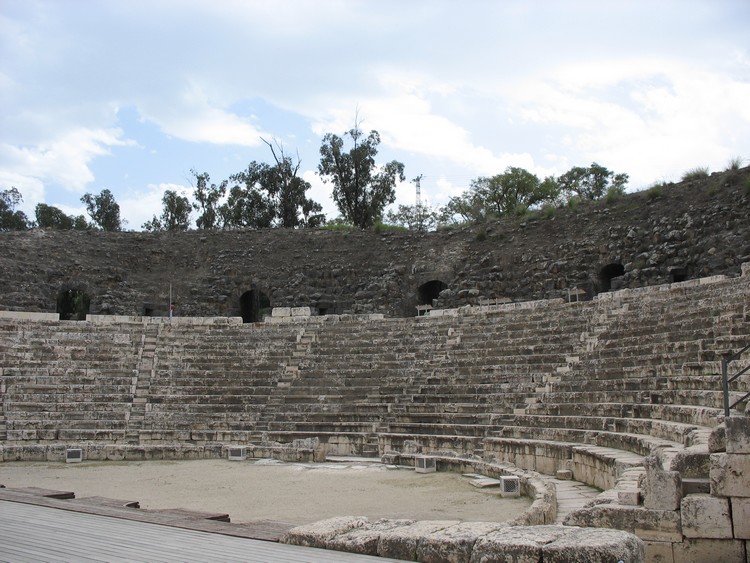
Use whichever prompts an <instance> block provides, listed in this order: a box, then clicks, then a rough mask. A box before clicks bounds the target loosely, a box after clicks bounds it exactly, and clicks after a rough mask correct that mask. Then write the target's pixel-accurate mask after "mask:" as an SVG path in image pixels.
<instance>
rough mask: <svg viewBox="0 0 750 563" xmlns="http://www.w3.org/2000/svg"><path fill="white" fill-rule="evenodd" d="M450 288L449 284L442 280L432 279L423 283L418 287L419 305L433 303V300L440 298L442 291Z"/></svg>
mask: <svg viewBox="0 0 750 563" xmlns="http://www.w3.org/2000/svg"><path fill="white" fill-rule="evenodd" d="M444 289H448V285H447V284H445V283H443V282H441V281H440V280H431V281H428V282H425V283H423V284H422V285H420V286H419V289H417V301H418V305H432V302H433V301H434V300H435V299H437V298H438V296H439V295H440V292H441V291H443V290H444Z"/></svg>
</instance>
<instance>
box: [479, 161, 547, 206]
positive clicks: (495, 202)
mask: <svg viewBox="0 0 750 563" xmlns="http://www.w3.org/2000/svg"><path fill="white" fill-rule="evenodd" d="M556 187H557V186H556V184H555V183H554V182H541V181H540V180H539V178H538V177H537V176H536V175H535V174H532V173H531V172H529V171H528V170H524V169H523V168H517V167H515V166H510V167H508V168H506V169H505V172H503V173H502V174H497V175H496V176H492V177H491V178H477V179H476V180H474V181H473V182H472V186H471V189H472V190H473V191H474V197H475V198H476V199H477V201H478V202H479V203H480V204H481V205H482V207H483V208H484V209H485V214H486V215H490V214H491V215H496V216H498V217H502V216H504V215H511V214H519V213H523V212H525V211H526V210H527V209H529V208H530V207H533V206H534V205H538V204H540V203H544V202H546V201H552V200H554V199H555V197H556V196H557V189H556Z"/></svg>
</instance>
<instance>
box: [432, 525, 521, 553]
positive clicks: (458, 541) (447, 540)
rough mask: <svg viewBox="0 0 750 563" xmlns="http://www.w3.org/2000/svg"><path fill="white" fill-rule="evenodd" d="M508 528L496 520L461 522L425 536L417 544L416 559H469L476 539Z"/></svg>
mask: <svg viewBox="0 0 750 563" xmlns="http://www.w3.org/2000/svg"><path fill="white" fill-rule="evenodd" d="M504 528H508V525H507V524H504V523H496V522H461V523H460V524H456V525H455V526H450V527H449V528H444V529H442V530H438V531H437V532H433V533H432V534H429V535H427V536H425V537H424V538H423V539H422V540H421V541H420V542H419V545H418V546H417V559H418V560H419V561H421V562H423V563H440V562H443V563H459V562H465V561H469V560H470V559H471V553H472V550H473V549H474V544H475V543H476V541H477V539H478V538H480V537H482V536H485V535H487V534H489V533H491V532H496V531H499V530H503V529H504Z"/></svg>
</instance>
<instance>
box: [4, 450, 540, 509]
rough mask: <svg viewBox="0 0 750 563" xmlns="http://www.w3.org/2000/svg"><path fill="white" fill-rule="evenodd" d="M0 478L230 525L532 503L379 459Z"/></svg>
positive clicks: (219, 463) (45, 467)
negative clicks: (220, 518)
mask: <svg viewBox="0 0 750 563" xmlns="http://www.w3.org/2000/svg"><path fill="white" fill-rule="evenodd" d="M0 484H3V485H5V486H6V487H31V486H33V487H42V488H47V489H58V490H69V491H73V492H75V493H76V498H82V497H87V496H104V497H109V498H116V499H123V500H137V501H139V502H140V503H141V507H142V508H147V509H153V508H185V509H192V510H202V511H209V512H225V513H228V514H229V516H230V518H231V519H232V521H233V522H247V521H251V520H259V519H270V520H279V521H284V522H289V523H292V524H304V523H308V522H313V521H316V520H321V519H323V518H329V517H332V516H343V515H351V516H367V517H368V518H370V519H377V518H411V519H414V520H440V519H457V520H464V521H488V522H502V521H505V520H510V519H512V518H514V517H516V516H517V515H519V514H521V513H523V511H525V510H526V509H527V508H528V507H529V506H530V505H531V501H530V500H529V499H526V498H520V499H503V498H500V496H499V495H498V490H497V489H477V488H476V487H473V486H471V485H470V484H469V480H468V479H466V478H465V477H462V476H461V475H458V474H455V473H431V474H417V473H415V472H414V470H407V469H395V470H394V469H387V468H386V467H385V466H383V465H380V464H358V463H324V464H303V463H281V462H276V461H272V460H260V461H256V462H252V461H246V462H230V461H226V460H200V461H146V462H127V463H125V462H83V463H76V464H65V463H44V462H38V463H31V462H13V463H0Z"/></svg>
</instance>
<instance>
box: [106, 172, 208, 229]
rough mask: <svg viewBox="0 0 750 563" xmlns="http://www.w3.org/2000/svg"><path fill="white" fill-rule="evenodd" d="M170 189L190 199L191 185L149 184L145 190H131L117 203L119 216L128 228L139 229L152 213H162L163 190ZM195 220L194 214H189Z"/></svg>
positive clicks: (158, 214) (149, 218)
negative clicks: (126, 222)
mask: <svg viewBox="0 0 750 563" xmlns="http://www.w3.org/2000/svg"><path fill="white" fill-rule="evenodd" d="M167 190H172V191H173V192H177V193H178V194H179V195H181V196H185V197H187V198H188V199H189V200H190V201H192V194H193V191H194V190H193V187H192V186H184V185H182V184H169V183H163V184H149V185H148V186H147V188H146V190H145V191H135V192H131V193H130V194H129V195H128V196H127V197H124V198H122V199H121V200H119V201H118V202H117V203H118V204H119V205H120V217H122V218H123V219H126V220H127V221H128V224H127V226H126V228H127V229H128V230H134V231H140V230H141V225H143V224H144V223H145V222H146V221H150V220H151V219H152V218H153V217H154V215H156V216H157V217H159V216H160V215H161V213H162V209H163V205H162V197H164V192H166V191H167ZM191 218H192V219H193V221H194V220H195V214H194V213H193V215H192V216H191Z"/></svg>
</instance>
